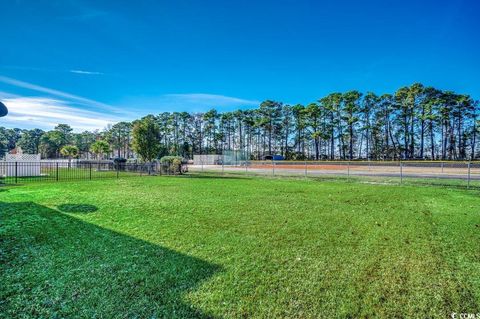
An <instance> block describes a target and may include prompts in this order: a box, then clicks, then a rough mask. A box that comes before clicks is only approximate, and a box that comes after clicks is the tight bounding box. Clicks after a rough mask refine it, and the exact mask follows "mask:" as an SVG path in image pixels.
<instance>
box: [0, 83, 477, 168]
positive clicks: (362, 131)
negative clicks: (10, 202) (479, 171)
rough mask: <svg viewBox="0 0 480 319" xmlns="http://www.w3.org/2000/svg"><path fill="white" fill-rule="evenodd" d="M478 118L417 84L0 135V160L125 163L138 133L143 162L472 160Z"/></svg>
mask: <svg viewBox="0 0 480 319" xmlns="http://www.w3.org/2000/svg"><path fill="white" fill-rule="evenodd" d="M478 114H479V103H478V101H475V100H473V99H472V98H471V97H470V96H468V95H463V94H457V93H455V92H451V91H442V90H438V89H436V88H433V87H426V86H423V85H422V84H419V83H415V84H413V85H411V86H408V87H402V88H400V89H398V90H397V91H396V92H394V93H393V94H383V95H377V94H375V93H372V92H367V93H361V92H358V91H349V92H346V93H332V94H329V95H327V96H325V97H323V98H321V99H319V100H318V101H316V102H313V103H310V104H308V105H300V104H297V105H288V104H283V103H281V102H277V101H272V100H267V101H264V102H262V103H261V104H260V106H259V107H258V108H256V109H243V110H237V111H233V112H223V113H219V112H218V111H216V110H215V109H211V110H210V111H208V112H205V113H188V112H164V113H160V114H158V115H149V116H147V117H144V118H143V119H140V120H135V121H133V122H132V123H127V122H120V123H117V124H115V125H113V126H111V127H108V128H106V129H105V130H104V131H101V132H100V131H95V132H88V131H86V132H83V133H72V129H71V128H70V127H69V126H68V125H65V124H59V125H58V126H57V127H56V128H55V129H54V130H51V131H48V132H44V131H42V130H39V129H33V130H21V129H5V128H0V152H1V153H4V152H6V151H8V150H10V149H12V148H14V147H15V146H21V147H22V148H23V149H24V150H25V151H26V152H30V153H38V152H40V153H42V156H43V157H44V158H53V157H58V156H60V155H61V154H60V150H61V148H62V147H63V146H65V145H75V146H77V148H78V150H79V153H80V156H81V157H84V158H88V157H90V156H91V145H92V144H93V143H94V142H95V141H98V140H102V141H106V142H108V144H109V145H110V150H109V152H110V154H104V155H102V156H105V157H107V156H108V157H125V158H128V157H131V156H133V155H134V154H137V155H141V153H142V152H141V150H140V149H139V148H142V147H141V145H136V144H135V143H133V145H132V138H133V127H135V126H136V127H137V130H139V131H145V132H146V134H148V136H149V137H148V139H152V138H153V139H155V138H156V141H155V143H153V144H152V147H153V149H154V151H155V153H156V156H154V155H153V154H150V153H148V152H146V153H145V154H144V156H140V157H148V159H149V158H150V157H152V156H153V157H156V158H160V157H162V156H166V155H180V156H183V157H185V158H192V157H193V154H221V153H222V152H225V151H238V152H242V153H245V154H247V155H248V157H249V158H251V159H262V158H264V156H266V155H273V154H281V155H283V156H285V158H286V159H302V160H303V159H331V160H333V159H371V160H398V159H444V160H469V159H478V158H479V157H480V152H479V151H478V144H479V142H478V137H477V135H478V132H479V120H478ZM137 141H139V140H138V139H137ZM142 143H143V144H145V145H146V144H148V140H143V141H142ZM142 143H141V144H142ZM157 143H158V147H157ZM135 145H136V146H135ZM133 146H135V147H133ZM134 150H135V151H134ZM150 151H151V148H150V150H149V152H150ZM97 155H98V154H97Z"/></svg>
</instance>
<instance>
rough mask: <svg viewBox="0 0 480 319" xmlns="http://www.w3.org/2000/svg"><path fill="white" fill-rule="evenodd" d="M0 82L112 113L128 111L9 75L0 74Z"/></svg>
mask: <svg viewBox="0 0 480 319" xmlns="http://www.w3.org/2000/svg"><path fill="white" fill-rule="evenodd" d="M0 82H3V83H6V84H9V85H13V86H16V87H20V88H24V89H29V90H32V91H36V92H42V93H46V94H50V95H53V96H56V97H61V98H64V99H68V100H72V101H75V102H78V103H81V104H84V105H88V106H94V107H97V108H101V109H104V110H107V111H110V112H114V113H119V114H122V113H123V114H127V113H128V112H125V111H124V110H122V109H119V108H117V107H114V106H111V105H108V104H105V103H102V102H98V101H95V100H92V99H87V98H84V97H82V96H78V95H74V94H70V93H67V92H63V91H59V90H55V89H51V88H47V87H44V86H40V85H36V84H32V83H28V82H24V81H19V80H16V79H12V78H9V77H6V76H1V75H0Z"/></svg>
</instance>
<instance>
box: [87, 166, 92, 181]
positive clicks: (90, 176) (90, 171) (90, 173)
mask: <svg viewBox="0 0 480 319" xmlns="http://www.w3.org/2000/svg"><path fill="white" fill-rule="evenodd" d="M88 164H89V168H90V169H89V174H88V179H90V180H91V179H92V162H90V163H88Z"/></svg>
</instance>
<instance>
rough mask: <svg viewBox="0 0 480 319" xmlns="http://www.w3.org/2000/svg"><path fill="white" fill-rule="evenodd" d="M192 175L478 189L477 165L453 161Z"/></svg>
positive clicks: (306, 165)
mask: <svg viewBox="0 0 480 319" xmlns="http://www.w3.org/2000/svg"><path fill="white" fill-rule="evenodd" d="M189 170H190V171H191V172H192V173H215V174H237V175H238V174H241V175H250V176H272V177H274V176H289V177H308V178H323V179H325V178H336V179H338V178H347V179H359V180H362V181H366V182H372V183H374V182H376V183H401V184H431V185H433V184H435V185H445V186H459V187H466V188H480V162H454V161H273V160H272V161H247V160H244V161H240V162H237V163H235V164H232V165H229V164H228V161H225V162H222V163H221V164H217V165H207V164H204V163H199V164H195V165H190V166H189Z"/></svg>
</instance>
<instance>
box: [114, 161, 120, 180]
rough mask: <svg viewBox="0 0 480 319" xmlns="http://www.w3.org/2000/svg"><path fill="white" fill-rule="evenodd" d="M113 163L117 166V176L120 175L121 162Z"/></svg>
mask: <svg viewBox="0 0 480 319" xmlns="http://www.w3.org/2000/svg"><path fill="white" fill-rule="evenodd" d="M113 165H115V168H116V169H117V178H118V177H119V174H120V168H119V167H118V166H119V165H120V163H118V162H117V163H114V164H113Z"/></svg>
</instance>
